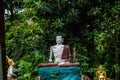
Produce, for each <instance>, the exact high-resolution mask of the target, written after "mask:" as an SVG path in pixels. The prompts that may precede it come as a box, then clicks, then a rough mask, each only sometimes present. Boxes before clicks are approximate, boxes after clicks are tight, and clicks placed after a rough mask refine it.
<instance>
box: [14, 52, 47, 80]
mask: <svg viewBox="0 0 120 80" xmlns="http://www.w3.org/2000/svg"><path fill="white" fill-rule="evenodd" d="M43 62H45V56H44V55H42V54H41V53H40V52H39V51H37V50H36V52H35V53H32V54H29V55H25V56H24V57H23V58H21V59H20V60H19V61H18V62H17V63H16V64H17V66H16V70H15V71H16V73H18V74H17V75H18V79H19V80H23V79H24V80H31V79H34V78H35V76H37V69H38V64H39V63H43Z"/></svg>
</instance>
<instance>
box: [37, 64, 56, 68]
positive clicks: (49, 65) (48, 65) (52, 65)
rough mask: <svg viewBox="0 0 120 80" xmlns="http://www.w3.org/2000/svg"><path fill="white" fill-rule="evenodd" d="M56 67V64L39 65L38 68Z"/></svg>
mask: <svg viewBox="0 0 120 80" xmlns="http://www.w3.org/2000/svg"><path fill="white" fill-rule="evenodd" d="M56 66H58V64H57V63H40V64H39V65H38V67H56Z"/></svg>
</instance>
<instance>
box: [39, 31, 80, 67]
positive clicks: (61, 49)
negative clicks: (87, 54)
mask: <svg viewBox="0 0 120 80" xmlns="http://www.w3.org/2000/svg"><path fill="white" fill-rule="evenodd" d="M53 56H54V63H53V62H52V61H53V60H52V58H53ZM49 62H50V63H48V64H40V65H39V67H42V66H43V67H47V66H58V67H67V66H80V63H79V62H75V63H71V51H70V48H69V45H63V37H62V34H61V33H59V34H57V36H56V45H54V46H51V47H50V57H49Z"/></svg>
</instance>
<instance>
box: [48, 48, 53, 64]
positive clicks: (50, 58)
mask: <svg viewBox="0 0 120 80" xmlns="http://www.w3.org/2000/svg"><path fill="white" fill-rule="evenodd" d="M52 49H53V47H52V46H51V47H50V57H49V62H52Z"/></svg>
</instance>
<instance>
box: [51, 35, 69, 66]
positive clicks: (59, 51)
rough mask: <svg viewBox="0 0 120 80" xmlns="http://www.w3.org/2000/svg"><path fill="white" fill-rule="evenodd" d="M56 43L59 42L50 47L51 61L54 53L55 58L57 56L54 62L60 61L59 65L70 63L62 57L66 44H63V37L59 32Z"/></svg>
mask: <svg viewBox="0 0 120 80" xmlns="http://www.w3.org/2000/svg"><path fill="white" fill-rule="evenodd" d="M56 43H57V44H56V45H55V46H51V48H50V58H49V62H52V54H53V55H54V58H55V61H54V62H55V63H58V65H60V64H65V63H69V62H67V61H66V60H64V59H62V55H63V50H64V45H63V44H62V43H63V38H62V36H61V35H60V34H58V35H57V36H56ZM69 55H70V54H69Z"/></svg>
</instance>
